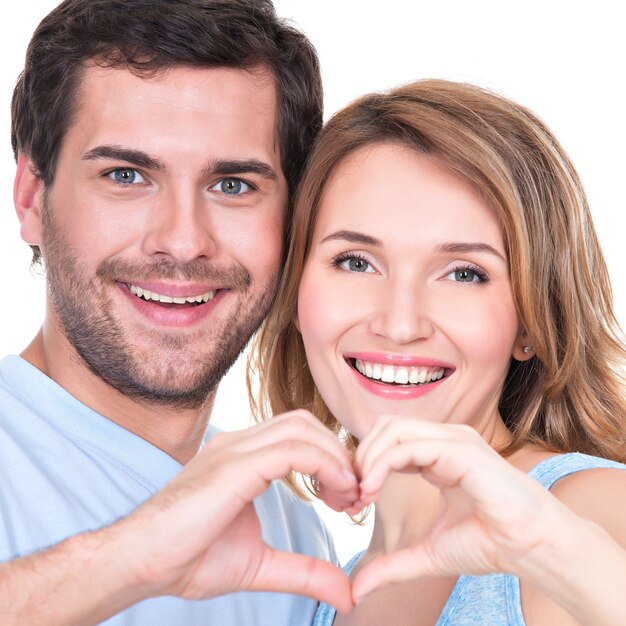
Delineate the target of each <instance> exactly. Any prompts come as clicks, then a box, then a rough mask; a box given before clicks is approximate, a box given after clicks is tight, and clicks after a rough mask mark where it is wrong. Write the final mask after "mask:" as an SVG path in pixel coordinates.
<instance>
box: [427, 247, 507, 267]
mask: <svg viewBox="0 0 626 626" xmlns="http://www.w3.org/2000/svg"><path fill="white" fill-rule="evenodd" d="M435 252H445V253H460V254H466V253H468V252H482V253H486V254H492V255H494V256H497V257H498V258H499V259H502V260H503V261H504V262H505V263H506V259H505V258H504V257H503V256H502V254H500V253H499V252H498V251H497V250H496V249H495V248H494V247H493V246H490V245H489V244H487V243H465V242H454V243H442V244H440V245H438V246H436V247H435Z"/></svg>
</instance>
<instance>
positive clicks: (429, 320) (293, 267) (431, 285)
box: [257, 80, 626, 626]
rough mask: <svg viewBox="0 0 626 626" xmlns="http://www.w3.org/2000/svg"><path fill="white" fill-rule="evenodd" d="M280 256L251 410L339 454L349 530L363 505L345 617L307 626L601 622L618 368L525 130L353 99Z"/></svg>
mask: <svg viewBox="0 0 626 626" xmlns="http://www.w3.org/2000/svg"><path fill="white" fill-rule="evenodd" d="M290 237H291V241H290V247H289V251H288V257H287V262H286V267H285V273H284V279H283V281H282V284H281V287H280V292H279V295H278V298H277V302H276V306H275V307H274V310H273V311H272V313H271V315H270V317H269V318H268V321H267V323H266V325H265V327H264V329H263V331H262V332H261V334H260V336H259V340H258V347H259V357H258V363H257V366H258V368H259V373H260V380H261V397H262V402H261V403H260V405H259V411H260V413H261V414H264V415H265V416H268V415H270V414H276V413H281V412H284V411H288V410H291V409H295V408H298V407H304V408H306V409H308V410H310V411H311V412H313V413H314V414H315V415H317V416H318V417H319V419H321V420H322V421H323V422H324V423H325V424H326V425H328V427H329V428H331V429H332V430H333V431H334V432H336V433H337V434H339V435H341V436H343V437H344V438H345V443H346V446H347V447H348V448H349V449H350V450H352V451H355V457H354V459H355V461H354V462H355V468H356V470H357V472H358V473H359V474H360V477H361V483H360V489H361V500H360V502H359V503H357V504H356V505H355V507H354V508H353V510H352V512H356V511H358V510H359V509H360V508H362V506H363V505H365V504H368V503H370V502H374V501H375V502H376V511H375V523H374V530H373V536H372V541H371V543H370V546H369V547H368V549H367V550H366V552H365V554H364V555H357V558H355V559H354V560H353V561H352V562H351V563H350V564H349V565H348V567H347V571H349V572H351V575H352V577H353V591H354V595H355V598H356V600H357V601H358V606H357V608H356V609H355V610H354V611H353V612H352V613H351V614H350V615H339V616H336V618H334V614H333V611H332V610H331V609H329V608H328V607H324V606H322V607H321V608H320V611H319V612H318V616H317V621H316V623H318V624H331V623H334V624H336V625H337V626H339V625H342V624H359V625H365V624H408V623H411V624H435V623H437V624H463V625H464V626H465V625H467V624H473V623H476V624H481V625H484V624H498V625H500V624H505V623H510V624H524V623H526V624H529V625H532V624H548V623H550V624H552V623H559V624H570V623H571V624H575V623H578V622H583V623H593V624H601V623H606V624H615V623H619V620H621V619H623V609H624V606H623V603H622V596H623V588H624V584H625V583H626V557H625V556H624V554H625V553H624V550H623V546H624V545H626V503H625V501H626V499H625V498H624V496H623V494H624V493H626V472H623V471H622V470H623V469H625V468H626V466H623V465H620V464H619V463H616V461H625V460H626V441H625V436H626V424H625V423H624V418H625V417H626V408H625V401H624V381H623V378H622V377H621V374H620V368H623V366H624V361H625V359H624V356H625V349H624V345H623V343H622V341H621V339H620V335H619V328H618V325H617V322H616V320H615V318H614V315H613V311H612V305H611V291H610V286H609V281H608V276H607V272H606V268H605V265H604V262H603V259H602V254H601V252H600V249H599V246H598V242H597V239H596V235H595V232H594V230H593V226H592V222H591V216H590V214H589V210H588V207H587V203H586V200H585V196H584V193H583V191H582V188H581V185H580V182H579V180H578V177H577V175H576V173H575V171H574V169H573V167H572V165H571V164H570V162H569V160H568V158H567V156H566V155H565V153H564V152H563V150H562V148H561V147H560V146H559V144H558V143H557V141H556V140H555V139H554V137H553V136H552V135H551V133H550V132H549V131H548V130H547V129H546V127H545V126H544V125H543V124H542V123H541V122H540V121H539V120H538V119H537V118H536V117H535V116H534V115H533V114H532V113H530V112H529V111H528V110H526V109H524V108H522V107H520V106H518V105H516V104H514V103H512V102H510V101H508V100H506V99H504V98H501V97H499V96H497V95H494V94H492V93H490V92H487V91H484V90H482V89H479V88H477V87H473V86H470V85H464V84H456V83H451V82H446V81H437V80H430V81H422V82H417V83H414V84H411V85H407V86H404V87H401V88H398V89H396V90H394V91H391V92H389V93H386V94H373V95H369V96H365V97H364V98H362V99H360V100H358V101H357V102H355V103H354V104H352V105H351V106H349V107H348V108H347V109H345V110H344V111H342V112H340V113H338V114H337V115H336V116H335V117H334V118H333V119H332V120H331V121H330V122H329V123H328V125H327V127H326V128H325V130H324V131H323V133H322V136H321V138H320V140H319V142H318V144H317V146H316V149H315V151H314V153H313V155H312V158H311V161H310V164H309V166H308V170H307V174H306V176H305V178H304V181H303V184H302V187H301V190H300V193H299V197H298V200H297V203H296V208H295V215H294V221H293V227H292V231H291V233H290ZM359 442H360V443H359ZM573 453H584V454H573ZM527 473H528V474H529V475H527ZM557 481H558V482H557ZM313 489H314V490H315V489H317V486H316V484H315V482H314V481H313ZM546 489H551V492H547V491H546ZM585 548H587V549H585ZM479 574H493V575H491V576H476V575H479ZM505 574H508V575H505ZM468 575H474V576H468ZM459 576H460V578H459ZM520 581H521V583H520ZM388 582H396V583H398V584H396V585H394V586H384V585H385V584H386V583H388ZM374 590H375V591H374ZM370 592H372V593H370ZM333 618H334V622H333ZM616 620H617V621H616Z"/></svg>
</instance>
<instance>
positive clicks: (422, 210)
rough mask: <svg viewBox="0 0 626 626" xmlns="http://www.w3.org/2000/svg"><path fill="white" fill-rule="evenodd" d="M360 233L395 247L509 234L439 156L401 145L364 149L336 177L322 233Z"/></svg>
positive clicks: (321, 216) (320, 222)
mask: <svg viewBox="0 0 626 626" xmlns="http://www.w3.org/2000/svg"><path fill="white" fill-rule="evenodd" d="M330 229H333V230H336V229H355V230H362V231H363V232H365V233H367V234H372V235H374V236H376V237H377V238H379V239H382V240H383V243H385V242H387V243H389V244H390V245H395V244H403V243H406V245H412V246H415V245H418V242H419V243H426V242H428V241H430V242H431V243H437V242H440V241H450V240H453V239H454V240H459V241H469V240H471V239H476V240H477V241H478V240H481V239H490V240H491V243H496V242H497V243H498V247H499V248H500V249H502V250H504V244H503V231H502V226H501V223H500V220H499V218H498V216H497V215H496V213H495V211H494V210H493V209H492V208H491V206H490V205H489V204H488V202H487V201H486V199H485V198H484V196H483V194H482V193H481V192H480V191H479V190H477V189H475V188H474V187H473V186H472V185H470V184H469V183H467V182H466V181H465V180H463V179H462V178H461V177H460V176H459V175H457V174H456V173H454V172H453V171H452V170H451V169H450V168H448V167H447V166H446V165H445V164H443V163H442V162H441V161H439V160H437V159H436V158H435V157H433V156H430V155H426V154H423V153H420V152H418V151H416V150H414V149H413V148H411V147H409V146H407V145H405V144H401V143H397V142H388V143H379V144H374V145H370V146H366V147H364V148H360V149H358V150H356V151H354V152H352V153H351V154H349V155H348V156H347V157H345V158H344V159H343V160H342V161H341V162H340V163H339V164H338V165H337V166H336V167H335V168H334V169H333V171H332V172H331V175H330V176H329V178H328V181H327V183H326V186H325V188H324V192H323V194H322V198H321V202H320V207H319V212H318V218H317V224H316V228H315V230H316V233H317V234H318V235H319V236H321V237H323V236H324V234H322V231H328V230H330Z"/></svg>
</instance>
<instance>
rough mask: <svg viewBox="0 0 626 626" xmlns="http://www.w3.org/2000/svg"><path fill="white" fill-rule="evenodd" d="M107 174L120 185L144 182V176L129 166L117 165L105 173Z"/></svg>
mask: <svg viewBox="0 0 626 626" xmlns="http://www.w3.org/2000/svg"><path fill="white" fill-rule="evenodd" d="M107 176H108V177H109V178H110V179H111V180H114V181H115V182H116V183H119V184H120V185H136V184H138V183H145V182H146V180H145V178H144V177H143V176H142V175H141V174H140V173H139V172H138V171H137V170H134V169H132V168H130V167H118V168H117V169H116V170H113V171H111V172H109V173H108V174H107Z"/></svg>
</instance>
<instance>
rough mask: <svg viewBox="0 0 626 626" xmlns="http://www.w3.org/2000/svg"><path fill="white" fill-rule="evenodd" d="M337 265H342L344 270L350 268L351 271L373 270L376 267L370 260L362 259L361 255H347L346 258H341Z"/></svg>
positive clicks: (368, 271)
mask: <svg viewBox="0 0 626 626" xmlns="http://www.w3.org/2000/svg"><path fill="white" fill-rule="evenodd" d="M338 261H339V262H338V263H337V265H338V266H339V267H342V268H343V269H344V270H348V271H349V272H367V273H370V272H373V271H374V268H373V267H372V266H371V264H370V263H369V261H366V260H365V259H362V258H360V257H355V256H351V257H347V258H344V259H339V260H338Z"/></svg>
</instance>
